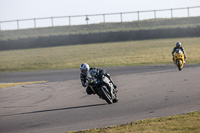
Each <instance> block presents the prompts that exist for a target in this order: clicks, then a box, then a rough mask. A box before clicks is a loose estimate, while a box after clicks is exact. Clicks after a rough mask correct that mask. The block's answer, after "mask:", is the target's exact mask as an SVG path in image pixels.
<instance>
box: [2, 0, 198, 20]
mask: <svg viewBox="0 0 200 133" xmlns="http://www.w3.org/2000/svg"><path fill="white" fill-rule="evenodd" d="M192 6H200V0H0V21H8V20H17V19H30V18H43V17H56V16H73V15H90V14H104V13H116V12H117V13H118V12H132V11H143V10H158V9H170V8H180V7H192ZM194 12H195V11H194ZM196 12H200V10H198V11H196ZM180 14H181V13H180ZM74 21H75V20H74Z"/></svg>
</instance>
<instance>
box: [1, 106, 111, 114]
mask: <svg viewBox="0 0 200 133" xmlns="http://www.w3.org/2000/svg"><path fill="white" fill-rule="evenodd" d="M103 105H108V104H107V103H102V104H91V105H82V106H74V107H67V108H58V109H48V110H39V111H32V112H24V113H18V114H10V115H3V116H13V115H25V114H37V113H45V112H54V111H61V110H72V109H79V108H90V107H95V106H103Z"/></svg>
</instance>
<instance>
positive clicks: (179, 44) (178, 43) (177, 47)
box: [172, 42, 186, 64]
mask: <svg viewBox="0 0 200 133" xmlns="http://www.w3.org/2000/svg"><path fill="white" fill-rule="evenodd" d="M177 49H181V50H182V51H183V54H184V58H185V59H186V55H185V54H186V53H185V50H184V48H183V47H182V46H181V42H177V43H176V47H174V49H173V51H172V56H173V58H172V59H173V61H174V52H175V51H176V50H177ZM184 63H185V62H184ZM174 64H175V61H174Z"/></svg>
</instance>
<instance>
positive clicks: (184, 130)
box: [69, 111, 200, 133]
mask: <svg viewBox="0 0 200 133" xmlns="http://www.w3.org/2000/svg"><path fill="white" fill-rule="evenodd" d="M199 132H200V111H195V112H191V113H187V114H183V115H175V116H169V117H163V118H153V119H147V120H139V121H136V122H132V123H128V124H124V125H119V126H111V127H106V128H101V129H90V130H83V131H76V132H69V133H199Z"/></svg>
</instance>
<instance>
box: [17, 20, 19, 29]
mask: <svg viewBox="0 0 200 133" xmlns="http://www.w3.org/2000/svg"><path fill="white" fill-rule="evenodd" d="M17 29H18V30H19V20H17Z"/></svg>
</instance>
